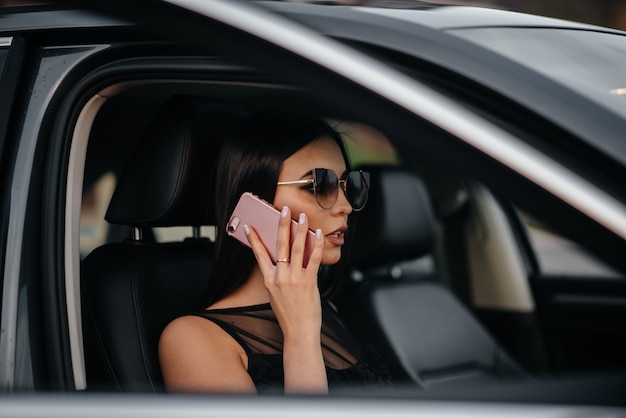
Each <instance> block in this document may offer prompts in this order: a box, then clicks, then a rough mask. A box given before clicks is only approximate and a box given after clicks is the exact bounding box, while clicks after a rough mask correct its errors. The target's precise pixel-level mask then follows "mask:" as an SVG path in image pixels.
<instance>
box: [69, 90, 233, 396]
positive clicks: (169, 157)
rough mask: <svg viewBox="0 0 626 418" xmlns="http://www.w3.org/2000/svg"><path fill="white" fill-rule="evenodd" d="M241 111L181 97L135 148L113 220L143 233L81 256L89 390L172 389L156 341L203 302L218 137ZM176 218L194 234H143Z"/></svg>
mask: <svg viewBox="0 0 626 418" xmlns="http://www.w3.org/2000/svg"><path fill="white" fill-rule="evenodd" d="M242 116H243V112H241V111H240V110H238V109H236V108H234V107H232V106H229V105H226V104H223V103H217V102H215V101H211V100H206V99H202V98H195V97H190V96H177V97H174V98H172V99H171V100H169V101H168V102H167V103H166V104H165V106H164V107H163V109H162V110H161V111H160V113H159V114H158V116H157V117H156V119H155V121H154V123H153V124H152V125H151V126H150V128H149V129H148V131H147V132H146V135H145V136H144V137H143V138H142V140H141V141H140V143H139V145H138V147H137V149H136V150H135V152H134V154H133V155H132V156H131V158H130V161H129V163H128V166H127V168H126V169H125V171H124V172H123V173H122V175H121V176H120V178H119V181H118V185H117V187H116V190H115V192H114V195H113V197H112V199H111V202H110V204H109V208H108V211H107V214H106V220H107V221H108V222H110V223H113V224H120V225H128V226H131V227H132V228H133V229H134V231H135V234H134V235H135V236H134V238H133V239H128V240H126V241H124V242H119V243H110V244H106V245H103V246H101V247H99V248H97V249H95V250H94V251H92V252H91V253H90V254H89V255H88V256H87V257H86V258H85V260H84V261H83V263H82V271H81V293H82V313H83V315H82V318H83V333H84V350H85V363H86V372H87V385H88V387H87V390H98V391H102V390H104V391H123V392H160V391H163V390H164V386H163V382H162V376H161V372H160V369H159V362H158V352H157V347H158V339H159V336H160V333H161V331H162V329H163V328H164V327H165V325H166V324H167V323H168V322H169V321H170V320H172V319H173V318H174V317H176V316H178V315H180V314H182V313H184V312H186V311H190V310H193V309H197V308H199V306H200V303H201V299H202V297H203V295H204V290H205V288H206V284H207V280H208V277H209V273H210V271H211V268H212V264H213V243H212V242H211V241H210V240H209V239H208V238H202V237H200V236H199V230H200V226H202V225H213V224H214V215H213V211H212V202H211V201H210V199H209V196H210V193H211V191H210V178H211V175H212V169H213V167H214V165H215V164H214V163H215V161H216V157H217V149H218V146H217V144H216V142H217V143H219V140H220V138H221V137H222V136H223V135H224V134H225V131H226V129H228V128H229V127H231V126H233V125H234V124H236V123H237V121H238V120H240V118H241V117H242ZM169 226H189V227H190V230H192V229H193V231H194V234H193V237H191V238H188V239H185V240H184V241H181V242H169V243H157V242H155V241H154V240H152V239H148V238H144V237H143V232H148V231H149V228H152V227H169ZM145 235H146V237H147V236H149V235H150V234H147V233H146V234H145Z"/></svg>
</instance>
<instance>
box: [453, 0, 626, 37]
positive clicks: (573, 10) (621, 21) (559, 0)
mask: <svg viewBox="0 0 626 418" xmlns="http://www.w3.org/2000/svg"><path fill="white" fill-rule="evenodd" d="M441 3H443V2H441ZM447 3H448V4H450V3H454V4H471V5H479V6H486V7H495V8H499V9H507V10H514V11H518V12H524V13H533V14H538V15H542V16H549V17H557V18H562V19H569V20H574V21H577V22H583V23H591V24H594V25H600V26H607V27H611V28H616V29H622V30H626V1H624V0H483V1H472V0H467V1H460V0H457V1H451V2H447Z"/></svg>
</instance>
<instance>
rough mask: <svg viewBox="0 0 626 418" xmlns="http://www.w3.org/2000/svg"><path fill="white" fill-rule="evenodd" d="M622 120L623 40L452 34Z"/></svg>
mask: <svg viewBox="0 0 626 418" xmlns="http://www.w3.org/2000/svg"><path fill="white" fill-rule="evenodd" d="M450 32H451V33H453V34H455V35H457V36H460V37H463V38H465V39H467V40H469V41H472V42H475V43H477V44H480V45H481V46H484V47H486V48H489V49H491V50H493V51H495V52H498V53H500V54H502V55H505V56H507V57H509V58H511V59H512V60H515V61H517V62H519V63H521V64H524V65H526V66H528V67H530V68H531V69H533V70H535V71H538V72H540V73H542V74H544V75H546V76H548V77H550V78H552V79H554V80H556V81H558V82H559V83H562V84H565V85H566V86H567V87H569V88H571V89H572V90H575V91H577V92H579V93H581V94H583V95H584V96H587V97H589V98H591V99H593V100H595V101H596V102H599V103H600V104H602V105H603V106H606V107H608V108H610V109H612V110H613V111H614V112H616V113H618V114H619V115H621V116H624V117H626V37H624V36H622V35H618V34H610V33H603V32H592V31H583V30H569V29H555V28H543V29H542V28H478V29H454V30H451V31H450Z"/></svg>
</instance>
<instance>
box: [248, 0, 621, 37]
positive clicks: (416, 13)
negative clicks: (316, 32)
mask: <svg viewBox="0 0 626 418" xmlns="http://www.w3.org/2000/svg"><path fill="white" fill-rule="evenodd" d="M257 3H259V4H262V5H263V6H264V7H266V8H268V9H271V10H274V11H277V12H283V13H284V12H293V11H295V10H300V11H306V10H307V8H310V10H313V9H318V11H317V12H316V13H325V14H327V15H328V16H332V15H334V14H336V13H337V11H338V10H350V11H351V12H353V13H355V14H360V15H361V16H362V14H366V13H369V14H376V15H379V16H386V17H389V18H393V19H398V20H402V21H407V22H411V23H413V24H416V25H423V26H427V27H429V28H433V29H439V30H448V29H461V28H463V29H469V28H481V27H526V28H530V27H535V28H569V29H583V30H596V31H606V32H614V33H622V34H624V32H623V31H620V30H617V29H613V28H608V27H603V26H598V25H591V24H586V23H580V22H575V21H571V20H565V19H558V18H552V17H546V16H540V15H534V14H529V13H523V12H517V11H511V10H505V9H496V8H490V7H480V6H452V5H441V4H438V5H433V4H430V5H428V4H426V3H422V2H401V3H396V2H393V3H389V6H390V7H385V5H386V4H387V3H384V2H383V3H379V4H376V5H375V6H370V5H367V4H366V5H363V6H345V5H327V4H318V3H315V4H302V3H300V2H290V1H267V0H259V1H258V2H257ZM415 4H418V5H421V7H419V6H411V5H415ZM320 10H321V11H320ZM305 13H306V12H305Z"/></svg>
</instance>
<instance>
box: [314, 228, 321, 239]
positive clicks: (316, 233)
mask: <svg viewBox="0 0 626 418" xmlns="http://www.w3.org/2000/svg"><path fill="white" fill-rule="evenodd" d="M315 238H316V239H322V230H321V229H316V230H315Z"/></svg>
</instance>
